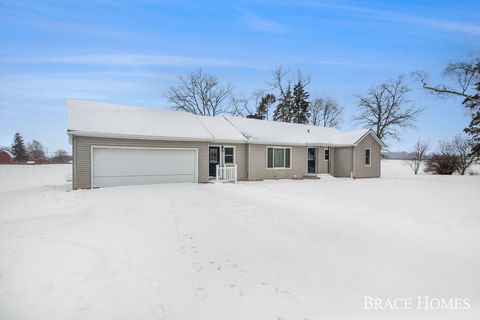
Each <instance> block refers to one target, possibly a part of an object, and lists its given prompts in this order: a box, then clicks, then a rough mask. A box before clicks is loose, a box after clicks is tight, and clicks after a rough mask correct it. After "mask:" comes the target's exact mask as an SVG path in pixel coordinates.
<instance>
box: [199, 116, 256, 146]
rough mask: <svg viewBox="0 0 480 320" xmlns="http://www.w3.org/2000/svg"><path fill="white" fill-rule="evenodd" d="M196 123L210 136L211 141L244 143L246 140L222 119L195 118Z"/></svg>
mask: <svg viewBox="0 0 480 320" xmlns="http://www.w3.org/2000/svg"><path fill="white" fill-rule="evenodd" d="M197 119H198V121H200V123H202V125H203V126H204V127H205V129H207V131H208V132H209V133H210V134H211V135H212V139H211V141H231V142H237V143H238V142H246V141H247V138H245V136H244V135H243V134H241V133H240V131H238V130H237V129H235V127H234V126H232V124H231V123H230V122H228V121H226V120H225V118H223V117H206V116H197Z"/></svg>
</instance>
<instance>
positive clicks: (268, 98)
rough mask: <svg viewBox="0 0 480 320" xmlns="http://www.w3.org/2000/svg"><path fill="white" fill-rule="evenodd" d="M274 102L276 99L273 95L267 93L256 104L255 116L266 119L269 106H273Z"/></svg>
mask: <svg viewBox="0 0 480 320" xmlns="http://www.w3.org/2000/svg"><path fill="white" fill-rule="evenodd" d="M275 101H276V98H275V96H274V95H273V94H271V93H267V94H266V95H264V96H263V97H262V99H261V100H260V103H259V104H258V107H257V115H258V116H260V117H261V118H262V119H268V111H269V109H270V106H271V105H272V104H274V103H275Z"/></svg>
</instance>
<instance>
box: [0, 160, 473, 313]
mask: <svg viewBox="0 0 480 320" xmlns="http://www.w3.org/2000/svg"><path fill="white" fill-rule="evenodd" d="M26 170H30V172H27V173H26V172H25V171H26ZM67 170H68V166H55V165H50V166H43V167H41V166H38V167H17V166H8V167H7V166H3V167H0V177H1V180H2V181H0V203H1V206H0V318H1V319H272V320H277V319H372V318H373V319H391V318H395V319H397V318H398V319H406V318H409V319H415V318H416V319H474V318H478V317H480V255H479V252H480V211H479V208H480V198H479V197H478V194H479V193H478V191H479V190H480V177H479V176H465V177H459V176H453V177H439V176H426V175H421V176H413V175H412V174H410V172H409V171H408V168H406V167H405V166H404V164H403V163H402V162H397V161H390V162H386V163H384V177H383V178H381V179H365V180H350V179H335V178H329V177H324V178H323V179H321V180H318V181H314V180H303V181H290V180H284V181H264V182H245V183H237V184H170V185H152V186H137V187H118V188H106V189H97V190H79V191H69V186H68V184H66V183H65V182H64V177H65V174H66V171H67ZM19 180H20V181H19ZM9 181H10V182H11V183H9ZM364 296H374V297H382V298H384V299H387V298H395V297H410V298H414V299H415V298H416V297H417V296H429V297H438V298H446V299H449V298H459V297H461V298H468V299H469V300H470V304H471V308H470V309H469V310H415V309H414V310H393V311H392V310H384V311H378V310H377V311H374V310H365V309H364V298H363V297H364Z"/></svg>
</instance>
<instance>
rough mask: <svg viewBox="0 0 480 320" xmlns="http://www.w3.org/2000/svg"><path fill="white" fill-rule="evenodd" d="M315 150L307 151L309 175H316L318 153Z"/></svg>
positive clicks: (309, 149)
mask: <svg viewBox="0 0 480 320" xmlns="http://www.w3.org/2000/svg"><path fill="white" fill-rule="evenodd" d="M315 150H316V149H315V148H308V151H307V170H308V171H307V172H308V173H315V167H316V166H315V158H316V152H315Z"/></svg>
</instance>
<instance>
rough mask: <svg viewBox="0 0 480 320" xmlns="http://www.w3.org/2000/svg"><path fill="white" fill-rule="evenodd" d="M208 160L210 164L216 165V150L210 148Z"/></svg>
mask: <svg viewBox="0 0 480 320" xmlns="http://www.w3.org/2000/svg"><path fill="white" fill-rule="evenodd" d="M208 158H209V162H210V163H218V148H210V150H209V157H208Z"/></svg>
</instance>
